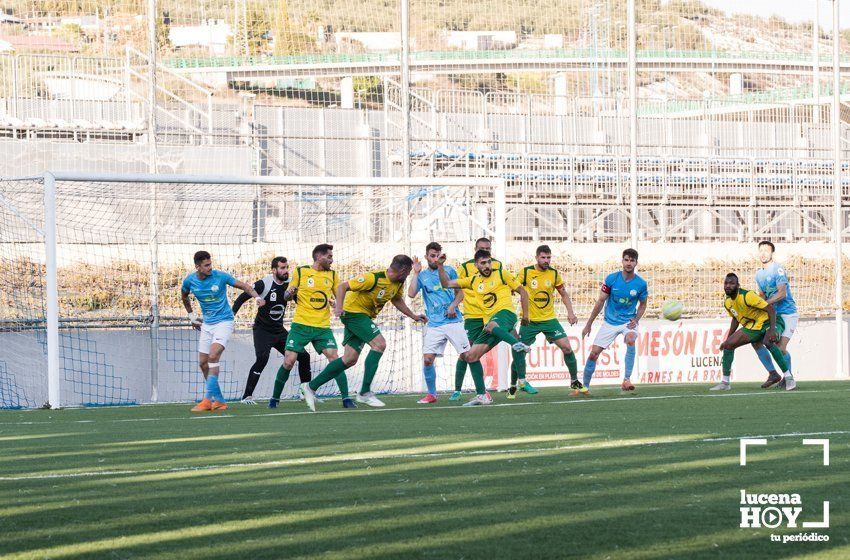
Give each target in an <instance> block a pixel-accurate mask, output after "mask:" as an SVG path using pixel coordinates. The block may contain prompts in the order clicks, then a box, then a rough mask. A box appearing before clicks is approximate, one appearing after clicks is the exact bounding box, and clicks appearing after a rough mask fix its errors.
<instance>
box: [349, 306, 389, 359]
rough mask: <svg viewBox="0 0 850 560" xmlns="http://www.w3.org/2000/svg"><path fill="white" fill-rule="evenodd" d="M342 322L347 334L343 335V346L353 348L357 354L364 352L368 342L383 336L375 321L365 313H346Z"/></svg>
mask: <svg viewBox="0 0 850 560" xmlns="http://www.w3.org/2000/svg"><path fill="white" fill-rule="evenodd" d="M341 321H342V324H343V325H345V332H344V333H343V335H342V345H343V346H351V347H352V348H354V349H355V350H357V352H360V351H361V350H363V347H364V346H366V344H367V343H368V342H370V341H371V340H372V339H373V338H375V337H376V336H378V335H379V334H381V331H380V330H378V325H376V324H375V321H374V319H372V318H371V317H369V316H368V315H366V314H365V313H351V312H350V311H346V312H345V313H343V314H342V318H341Z"/></svg>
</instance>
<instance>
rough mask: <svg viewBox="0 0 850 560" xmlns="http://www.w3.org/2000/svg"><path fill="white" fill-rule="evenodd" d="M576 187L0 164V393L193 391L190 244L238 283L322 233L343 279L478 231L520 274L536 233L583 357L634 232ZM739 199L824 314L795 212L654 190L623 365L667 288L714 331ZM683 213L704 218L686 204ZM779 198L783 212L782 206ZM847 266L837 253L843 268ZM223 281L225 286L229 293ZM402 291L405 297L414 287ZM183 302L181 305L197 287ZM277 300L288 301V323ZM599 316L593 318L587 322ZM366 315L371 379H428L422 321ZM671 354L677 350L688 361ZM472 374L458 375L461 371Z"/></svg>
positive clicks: (357, 373)
mask: <svg viewBox="0 0 850 560" xmlns="http://www.w3.org/2000/svg"><path fill="white" fill-rule="evenodd" d="M580 202H581V201H579V202H575V201H573V200H572V199H570V198H567V197H566V196H564V193H563V192H562V191H555V190H552V191H551V192H550V191H546V192H538V191H537V190H534V189H532V188H530V187H528V186H521V185H520V186H517V185H511V184H506V183H505V181H504V180H503V179H499V178H462V177H441V178H413V179H392V178H340V177H337V178H333V177H246V178H235V177H234V178H222V177H214V176H167V175H93V174H69V173H63V174H45V175H44V176H43V177H34V178H28V179H16V180H0V279H2V283H0V408H33V407H37V406H42V405H43V404H44V403H47V402H49V403H50V404H51V405H52V406H78V405H98V406H106V405H121V404H132V403H148V402H174V401H191V400H195V399H198V398H200V396H202V394H203V389H204V388H203V378H202V376H201V375H200V372H199V369H198V365H197V345H198V336H197V332H196V331H194V330H192V329H191V327H190V326H189V324H188V320H187V317H186V312H185V310H184V309H183V306H182V304H181V301H180V285H181V282H182V280H183V279H184V278H185V277H186V276H187V275H189V274H191V273H193V272H194V264H193V262H192V256H193V254H194V253H195V252H196V251H198V250H201V249H203V250H206V251H209V252H210V253H211V254H212V259H213V265H214V267H215V268H218V269H221V270H224V271H227V272H229V273H231V274H233V275H234V276H236V277H237V278H238V279H240V280H244V281H246V282H249V283H253V282H254V281H256V280H258V279H260V278H262V277H264V276H265V275H267V274H268V273H269V272H270V263H271V260H272V258H274V257H275V256H285V257H287V259H288V260H289V262H290V263H291V265H292V266H298V265H304V264H310V263H311V262H312V260H311V252H312V249H313V247H315V246H316V245H318V244H320V243H331V244H332V245H333V246H334V265H333V268H334V269H335V270H336V271H337V273H338V275H339V276H340V278H341V279H342V280H347V279H349V278H352V277H354V276H357V275H359V274H360V273H362V272H365V271H369V270H383V269H385V268H386V267H387V266H388V264H389V262H390V260H391V259H392V257H393V256H394V255H396V254H399V253H404V254H408V255H411V256H414V255H418V256H420V258H421V257H422V255H423V253H424V248H425V245H426V244H427V243H428V242H430V241H438V242H440V243H441V244H442V245H443V247H444V250H445V251H446V253H447V254H448V257H449V262H450V264H458V263H461V262H463V261H465V260H467V259H469V258H470V257H471V256H472V252H473V245H474V241H475V240H476V239H477V238H479V237H489V238H490V239H492V240H493V251H494V255H495V256H496V257H497V258H499V259H500V260H502V261H503V262H504V263H505V265H506V266H507V268H508V269H509V270H511V271H513V272H515V273H517V272H519V271H521V270H522V269H523V268H524V267H526V266H529V265H531V264H534V255H535V248H536V247H537V246H538V245H540V244H544V243H545V244H548V245H549V246H550V247H551V250H552V255H553V260H552V265H553V266H554V267H555V268H556V269H558V270H559V271H561V273H562V275H563V277H564V279H565V284H566V286H567V289H568V291H569V292H570V294H571V297H572V301H573V304H574V307H575V312H576V314H577V315H578V317H579V319H580V321H581V322H580V323H579V324H578V325H577V326H574V327H571V326H568V325H566V324H565V327H566V328H567V331H566V332H567V334H568V336H569V337H570V344H571V345H572V347H573V348H574V349H575V351H576V353H577V354H578V359H579V367H581V366H582V364H583V360H584V358H585V357H586V353H587V351H588V349H589V344H590V343H591V342H592V340H593V339H592V338H589V339H583V338H581V336H580V332H581V328H582V325H583V322H584V321H585V320H586V318H587V317H588V314H589V313H590V310H591V308H592V307H593V304H594V302H595V300H596V298H597V296H598V294H599V283H600V282H601V281H602V280H603V279H604V278H605V276H606V275H607V274H608V273H610V272H612V271H614V270H617V269H618V268H619V267H620V261H619V259H620V254H621V252H622V250H623V249H624V248H625V247H627V246H628V245H629V244H630V237H629V229H630V228H629V215H628V212H627V211H628V207H627V206H623V205H622V204H614V202H616V199H615V198H614V197H610V198H606V199H605V200H604V201H603V202H604V203H600V204H599V205H598V207H593V206H588V205H587V204H584V205H582V204H581V203H580ZM818 204H820V206H818V207H816V208H815V207H813V208H812V209H809V210H806V212H809V213H810V214H811V216H813V217H814V218H817V217H818V216H821V217H822V216H824V215H827V212H828V210H829V207H828V205H827V204H826V202H824V203H822V204H821V203H820V202H818ZM748 211H749V212H751V213H753V216H752V218H749V220H750V221H752V222H753V223H760V224H763V226H762V229H764V230H765V233H764V234H763V235H765V236H767V237H769V238H773V239H775V240H777V241H779V242H780V243H782V245H781V249H782V253H781V262H782V263H783V265H784V266H785V268H786V270H787V273H788V275H789V277H790V278H791V283H792V286H793V293H794V297H795V299H796V302H797V306H798V309H799V312H800V315H801V316H803V317H807V318H811V317H826V316H832V315H833V314H834V313H835V304H834V297H833V294H834V293H835V291H836V289H837V288H836V284H835V282H836V279H835V261H834V258H833V255H834V248H833V246H831V245H830V244H828V243H825V242H817V241H819V240H820V238H815V237H812V238H811V240H815V241H816V242H815V243H812V242H808V243H800V242H797V243H793V242H790V243H789V242H784V243H783V242H782V241H780V240H781V239H783V235H784V237H785V238H787V237H788V236H789V235H790V234H789V233H788V232H792V231H795V230H792V229H790V228H792V227H796V226H799V224H796V223H791V222H788V223H787V224H786V223H785V222H783V221H781V220H780V219H779V218H778V217H774V218H771V216H770V215H767V214H765V215H763V216H761V215H756V214H755V212H771V211H772V210H770V209H766V210H765V209H758V210H752V209H750V210H747V209H746V208H743V209H739V208H737V207H731V206H730V207H729V208H726V207H719V209H714V208H695V209H692V210H689V211H688V212H690V214H689V215H679V214H681V212H684V211H679V210H676V212H675V213H674V211H672V210H671V211H670V212H669V214H670V215H669V221H670V223H671V224H672V226H671V228H668V229H667V231H666V233H663V234H658V232H657V229H658V228H657V227H656V229H653V227H655V225H654V224H656V222H657V220H655V218H657V215H658V212H659V210H658V209H657V208H655V207H654V206H653V202H652V201H651V200H648V201H647V202H646V203H644V202H643V201H642V202H641V203H640V205H639V212H640V214H639V215H640V219H639V223H638V232H639V236H640V237H639V238H640V240H641V241H640V247H639V249H640V264H639V273H640V274H641V275H642V276H643V277H644V278H645V279H646V280H647V281H648V283H649V290H650V299H649V308H648V311H647V314H646V316H645V319H647V320H648V321H643V322H642V323H641V324H642V328H641V338H640V343H639V351H638V354H639V361H638V366H637V368H638V370H637V371H639V372H640V371H643V372H651V371H656V370H659V369H663V368H666V367H668V366H670V363H669V361H663V360H659V359H658V358H657V357H655V358H653V356H652V353H653V348H654V346H652V345H653V344H654V341H659V340H666V339H664V337H666V336H668V331H670V330H671V329H674V328H675V329H680V330H681V329H682V328H683V327H681V326H680V327H674V326H673V325H672V324H670V323H667V322H663V323H659V324H656V325H655V326H653V324H652V323H651V321H652V320H653V319H657V318H658V317H659V312H660V308H661V306H662V304H663V303H664V301H665V300H668V299H678V300H681V301H682V302H684V304H685V315H684V317H685V318H686V319H700V320H702V321H703V323H705V321H711V322H712V326H711V329H715V330H718V329H719V330H718V331H717V332H722V330H723V329H724V328H726V326H727V325H728V317H727V316H726V315H725V312H724V311H723V307H722V298H723V294H722V279H723V277H724V276H725V274H726V273H727V272H729V271H736V272H738V274H739V275H740V276H741V279H742V285H743V286H745V287H748V288H752V287H754V285H753V275H754V274H755V271H756V270H757V269H758V267H759V266H760V263H759V261H758V258H757V256H756V242H757V240H758V239H759V238H760V237H755V236H754V235H749V236H748V237H751V239H749V240H748V241H747V242H746V243H742V241H743V240H744V239H745V238H744V237H743V236H742V232H743V231H744V230H742V229H740V228H741V227H743V226H741V224H742V223H746V220H745V219H743V218H741V217H736V215H735V213H739V214H741V215H742V216H746V215H747V214H746V212H748ZM698 212H702V218H701V219H699V220H695V219H693V216H694V215H696V216H699V213H698ZM727 214H728V215H727ZM775 214H776V216H780V217H781V216H782V214H780V213H779V212H778V210H777V211H776V212H775ZM814 218H810V216H809V214H805V215H803V214H799V215H798V214H794V215H793V216H791V218H788V220H793V219H797V220H798V221H803V222H805V223H808V222H806V220H809V221H811V222H814V221H815V220H814ZM783 219H785V218H783ZM694 224H696V225H694ZM724 224H726V225H724ZM771 224H775V226H771ZM804 225H805V224H804ZM684 227H699V228H702V230H700V231H703V233H705V232H709V233H710V235H708V234H705V235H703V237H704V238H706V239H707V240H706V241H701V242H696V243H695V242H693V241H692V239H689V237H693V236H688V235H680V234H679V233H677V232H678V231H679V230H678V229H676V230H675V231H674V229H673V228H679V229H682V228H684ZM769 227H773V228H774V229H773V230H770V229H769ZM801 227H802V226H801ZM712 228H713V229H712ZM800 231H801V232H803V233H806V232H807V231H808V230H806V229H800ZM782 232H785V234H782ZM697 233H699V232H697ZM815 234H818V232H817V231H813V232H810V235H815ZM818 235H819V234H818ZM824 235H828V232H826V233H824ZM791 237H792V238H793V237H794V236H791ZM801 238H802V234H801ZM731 239H734V240H735V241H729V240H731ZM848 270H850V267H845V268H844V271H845V274H848ZM843 286H844V287H845V288H846V287H847V286H850V282H848V281H844V282H843ZM237 292H238V291H237V290H231V292H230V293H229V294H228V295H229V298H230V301H233V298H234V297H236V295H237ZM845 301H850V299H847V298H845ZM411 305H412V306H413V308H414V309H420V310H421V299H420V298H417V299H416V300H414V301H413V302H412V303H411ZM194 306H195V309H196V310H197V309H198V305H197V303H194ZM255 310H256V307H255V306H254V305H253V303H250V302H249V303H248V304H246V305H245V306H243V308H242V309H241V310H240V311H239V313H238V315H237V317H236V332H235V335H234V336H233V337H232V338H231V340H230V343H229V344H228V347H227V351H226V352H225V353H224V355H223V359H222V360H221V364H222V368H221V376H220V381H221V385H222V389H223V391H224V394H225V396H226V397H227V398H229V399H238V398H239V397H240V396H241V395H242V392H243V390H244V386H245V382H246V380H247V376H248V371H249V369H250V366H251V365H252V364H253V363H254V358H255V356H254V349H253V340H252V338H253V337H252V332H251V324H252V321H253V317H254V313H255ZM556 310H557V313H558V316H559V319H560V320H561V321H562V323H564V322H565V320H566V309H565V307H564V306H562V305H560V303H557V305H556ZM292 311H293V309H292V306H290V307H289V309H288V310H287V316H286V318H285V322H286V323H287V325H288V324H289V322H290V319H291V316H292ZM600 323H601V321H600V320H597V322H596V324H595V327H596V328H598V326H599V324H600ZM378 324H379V326H380V328H381V331H382V332H383V334H384V336H385V338H386V339H387V351H386V352H385V355H384V358H383V359H382V360H381V365H380V369H379V371H378V375H377V377H376V379H375V382H374V383H373V389H374V390H375V391H378V392H397V393H403V392H416V391H419V390H422V389H424V386H423V384H424V381H423V376H422V372H421V364H422V357H421V349H422V346H421V335H422V328H421V327H419V326H416V325H413V324H412V323H411V322H410V321H409V320H407V319H406V318H404V317H402V316H401V315H400V314H399V313H398V312H397V311H396V310H395V309H393V308H392V306H387V308H386V309H385V310H384V311H383V312H382V314H381V316H380V317H379V318H378ZM332 327H333V328H334V329H335V334H336V338H337V341H340V340H341V339H342V328H341V325H340V324H339V322H338V321H335V320H334V321H333V322H332ZM714 332H715V331H714V330H712V333H714ZM673 334H675V333H673ZM700 336H702V335H700ZM711 336H712V337H714V336H715V334H712V335H711ZM815 336H821V335H815ZM538 342H540V341H538ZM701 348H702V347H701ZM555 350H556V349H555V347H554V346H552V345H548V346H547V344H546V343H545V342H540V343H539V344H538V345H537V346H536V347H535V348H534V350H533V353H532V355H531V356H530V358H529V368H530V369H529V372H530V373H529V375H530V376H531V377H529V379H531V380H533V381H538V380H540V381H545V382H551V383H554V384H557V383H561V384H563V382H564V381H566V382H567V383H568V382H569V381H568V379H567V378H566V377H565V376H566V373H565V371H566V370H565V365H564V362H563V357H562V355H561V354H560V353H558V352H556V351H555ZM609 350H610V351H609V353H610V354H611V356H612V359H615V361H614V362H612V363H614V364H615V365H616V356H617V354H618V353H621V352H622V351H623V349H622V347H621V346H620V347H616V345H615V346H612V347H611V349H609ZM499 352H501V354H500V353H499ZM499 352H493V353H491V354H490V355H488V356H487V359H486V360H485V362H484V366H485V372H486V375H487V379H488V383H489V384H490V386H491V387H495V386H500V387H503V386H504V382H505V380H506V378H507V377H506V376H507V368H508V365H509V364H508V360H509V357H508V353H507V352H504V348H502V349H501V350H500V351H499ZM703 354H712V351H710V349H709V350H705V351H703ZM744 354H746V353H744ZM310 355H311V359H312V371H313V374H314V375H315V374H318V373H319V372H320V371H321V369H322V368H323V367H324V365H325V364H326V360H325V358H324V357H322V356H318V355H316V354H315V353H314V352H312V350H311V351H310ZM695 356H696V355H695ZM701 356H702V355H700V356H696V357H698V358H700V359H701ZM455 358H456V356H455V355H454V353H453V352H452V350H451V347H448V348H447V350H446V356H444V357H443V358H442V359H441V360H440V361H438V363H437V372H438V378H437V388H438V390H440V391H445V390H451V389H453V387H454V361H455ZM606 359H607V358H606ZM682 359H683V360H686V361H688V363H690V362H689V360H690V357H688V356H685V357H684V358H682ZM362 362H363V360H362V359H361V363H360V364H358V365H357V366H355V367H353V368H352V369H350V370H348V372H347V378H348V381H349V386H350V387H351V388H352V389H353V390H356V389H357V388H359V386H360V381H361V378H362V373H363V365H362ZM280 363H281V357H280V355H279V354H277V353H276V352H272V357H271V359H270V361H269V363H268V365H267V366H266V369H265V372H264V374H263V376H262V377H261V380H260V384H259V386H258V387H257V389H256V391H255V393H254V395H255V396H256V397H258V398H263V397H267V396H269V395H270V393H271V389H272V383H273V379H274V374H275V372H276V370H277V367H278V366H279V365H280ZM535 364H536V365H535ZM541 364H543V365H541ZM615 365H612V366H611V368H610V369H611V371H610V372H609V378H608V379H604V380H603V381H602V382H612V381H616V379H617V376H618V375H620V373H619V366H616V367H615ZM544 366H545V367H544ZM801 367H805V366H801ZM535 368H536V369H535ZM547 368H548V369H547ZM543 370H545V371H543ZM715 373H716V371H713V373H712V375H713V374H715ZM290 379H291V380H290V381H289V384H288V385H287V386H286V387H285V389H284V394H283V396H284V397H294V396H295V395H296V394H297V385H298V376H297V375H293V376H291V377H290ZM701 379H702V378H701ZM703 380H704V379H703ZM470 383H471V380H470V379H469V376H467V380H466V385H465V387H469V386H470ZM337 390H338V388H337V386H336V385H335V384H334V383H330V384H328V385H326V386H325V387H323V389H322V391H323V394H324V395H326V396H330V395H333V394H335V393H336V392H337Z"/></svg>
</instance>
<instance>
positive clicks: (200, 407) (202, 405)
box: [192, 397, 213, 412]
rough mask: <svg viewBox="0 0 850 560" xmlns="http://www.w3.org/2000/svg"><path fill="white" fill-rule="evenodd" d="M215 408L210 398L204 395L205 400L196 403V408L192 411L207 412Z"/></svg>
mask: <svg viewBox="0 0 850 560" xmlns="http://www.w3.org/2000/svg"><path fill="white" fill-rule="evenodd" d="M212 409H213V402H212V401H211V400H209V399H208V398H206V397H204V400H202V401H201V402H199V403H198V404H196V405H195V408H193V409H192V412H207V411H208V410H212Z"/></svg>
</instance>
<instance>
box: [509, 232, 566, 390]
mask: <svg viewBox="0 0 850 560" xmlns="http://www.w3.org/2000/svg"><path fill="white" fill-rule="evenodd" d="M535 258H536V260H537V263H536V264H534V265H532V266H527V267H525V268H524V269H523V270H522V272H520V273H519V282H520V284H522V285H523V286H525V289H526V290H528V297H529V300H530V302H529V306H528V307H529V315H528V318H529V323H528V324H527V325H522V326H521V327H520V328H519V339H520V341H521V342H522V343H523V344H528V345H531V344H534V340H535V339H536V338H537V335H538V334H543V336H545V337H546V341H547V342H549V343H552V344H554V345H555V346H557V347H558V349H560V350H561V352H563V353H564V363H566V364H567V369H568V370H569V372H570V380H571V381H572V383H571V385H570V387H571V388H573V389H580V388H581V386H582V385H581V381H579V380H578V364H577V363H576V355H575V354H574V353H573V349H572V347H571V346H570V339H569V338H567V333H566V331H565V330H564V327H562V326H561V323H559V322H558V320H557V319H556V318H555V293H557V294H558V295H559V296H561V301H562V302H563V304H564V306H565V307H566V308H567V321H569V323H570V324H571V325H575V324H576V323H578V317H576V314H575V312H574V311H573V302H572V300H570V295H569V294H568V293H567V289H566V288H565V287H564V279H563V278H562V277H561V273H560V272H558V271H557V270H555V269H554V268H552V266H551V263H552V249H550V248H549V246H548V245H541V246H540V247H538V248H537V251H535ZM525 365H526V364H525V356H523V359H522V360H521V361H519V362H513V363H512V364H511V386H510V388H509V389H508V398H509V399H513V398H516V390H517V378H519V387H520V389H522V390H523V391H525V392H526V393H529V394H532V395H533V394H535V393H537V389H535V388H534V387H532V386H531V384H530V383H528V382H527V381H526V380H525Z"/></svg>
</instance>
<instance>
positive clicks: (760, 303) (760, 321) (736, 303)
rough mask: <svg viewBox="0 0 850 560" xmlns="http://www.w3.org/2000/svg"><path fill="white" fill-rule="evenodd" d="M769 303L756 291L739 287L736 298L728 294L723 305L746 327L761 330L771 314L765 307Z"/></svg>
mask: <svg viewBox="0 0 850 560" xmlns="http://www.w3.org/2000/svg"><path fill="white" fill-rule="evenodd" d="M767 305H768V303H767V302H766V301H765V300H763V299H762V298H761V297H759V295H758V294H757V293H755V292H751V291H750V290H744V289H743V288H738V295H737V296H735V298H730V297H729V296H726V301H724V302H723V307H725V308H726V312H727V313H728V314H729V315H730V316H731V317H732V318H734V319H736V320H737V321H738V323H740V324H741V326H742V327H744V328H745V329H750V330H753V331H760V330H761V329H762V328H763V327H764V324H765V322H767V321H769V320H770V316H769V315H768V314H767V311H765V309H766V308H767Z"/></svg>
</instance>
